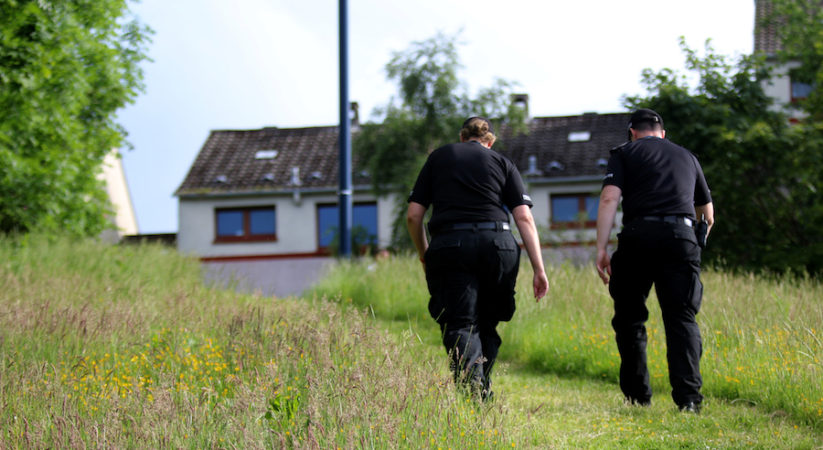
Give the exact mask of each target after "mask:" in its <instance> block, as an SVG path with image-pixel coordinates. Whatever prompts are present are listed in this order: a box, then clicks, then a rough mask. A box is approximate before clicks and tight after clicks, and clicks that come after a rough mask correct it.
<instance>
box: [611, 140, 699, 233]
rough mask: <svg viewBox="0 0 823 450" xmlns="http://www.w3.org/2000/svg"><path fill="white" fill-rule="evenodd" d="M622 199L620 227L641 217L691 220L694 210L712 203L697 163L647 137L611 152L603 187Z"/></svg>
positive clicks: (683, 151)
mask: <svg viewBox="0 0 823 450" xmlns="http://www.w3.org/2000/svg"><path fill="white" fill-rule="evenodd" d="M606 185H614V186H617V187H619V188H620V190H621V191H622V195H623V223H624V224H626V223H629V222H631V221H632V220H634V219H636V218H638V217H643V216H667V215H678V216H686V217H690V218H692V219H694V218H695V217H694V207H695V205H697V206H702V205H705V204H708V203H710V202H711V201H712V197H711V192H710V191H709V186H708V185H707V184H706V178H705V177H704V176H703V169H702V168H701V167H700V163H699V162H698V161H697V157H695V156H694V155H693V154H692V153H691V152H690V151H688V150H686V149H685V148H683V147H681V146H679V145H677V144H675V143H673V142H671V141H669V140H666V139H660V138H658V137H654V136H647V137H644V138H641V139H638V140H636V141H634V142H630V143H627V144H624V145H622V146H620V147H617V148H615V149H613V150H612V151H611V157H610V158H609V165H608V166H607V169H606V176H605V178H604V179H603V186H606Z"/></svg>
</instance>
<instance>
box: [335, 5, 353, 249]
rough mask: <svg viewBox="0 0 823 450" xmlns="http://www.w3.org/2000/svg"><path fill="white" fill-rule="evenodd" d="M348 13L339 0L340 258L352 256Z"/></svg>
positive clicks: (346, 6) (345, 6) (346, 7)
mask: <svg viewBox="0 0 823 450" xmlns="http://www.w3.org/2000/svg"><path fill="white" fill-rule="evenodd" d="M348 16H349V12H348V4H347V0H339V19H340V39H339V40H340V193H339V208H338V211H339V212H340V222H339V223H340V226H339V230H340V233H339V235H340V236H339V238H340V257H341V258H351V251H352V248H351V228H352V176H351V120H350V118H349V48H348V47H349V36H348V21H349V17H348Z"/></svg>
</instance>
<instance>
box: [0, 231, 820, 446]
mask: <svg viewBox="0 0 823 450" xmlns="http://www.w3.org/2000/svg"><path fill="white" fill-rule="evenodd" d="M525 272H528V271H527V270H526V271H525ZM524 275H526V276H527V275H528V273H524ZM550 280H551V281H552V292H551V294H550V296H549V298H547V299H545V300H544V301H541V302H540V303H539V304H534V302H533V301H531V300H529V299H527V298H526V297H525V295H524V294H520V295H522V296H521V297H519V299H518V301H519V303H518V312H517V313H516V315H515V319H514V321H512V322H511V323H509V324H505V325H504V326H502V327H501V333H502V335H503V339H504V346H503V354H502V355H501V363H500V365H499V366H498V368H497V369H496V374H497V375H496V377H495V391H496V396H497V400H496V401H495V402H493V403H491V404H477V403H475V402H474V401H472V400H470V399H468V398H465V397H463V396H461V395H459V394H458V393H457V392H455V389H454V388H453V385H452V384H451V381H450V376H449V373H448V366H447V361H446V358H445V352H444V350H443V349H442V348H441V347H440V344H439V338H438V330H437V327H436V325H435V324H434V322H433V321H432V320H431V319H430V318H429V317H428V315H427V313H426V301H427V298H428V295H427V293H426V291H425V282H424V280H423V274H422V270H420V266H419V263H417V262H416V260H413V259H412V258H399V257H396V258H391V259H389V260H387V261H381V262H379V263H375V262H374V261H367V262H363V263H353V264H342V265H340V266H339V267H337V268H336V270H334V271H333V273H332V274H331V275H330V276H329V277H328V278H327V279H326V280H324V281H323V282H321V283H320V284H319V285H318V286H317V288H316V289H314V290H313V291H312V292H310V293H307V295H306V296H304V298H286V299H271V298H265V297H260V296H254V295H239V294H236V293H233V292H231V291H227V290H221V289H213V288H209V287H206V286H204V285H203V283H202V279H201V275H200V268H199V264H198V263H197V262H196V261H194V260H192V259H187V258H184V257H181V256H179V255H178V254H177V253H176V252H174V251H171V250H168V249H166V248H163V247H158V246H151V245H146V246H136V247H110V246H106V245H102V244H99V243H95V242H92V241H70V240H66V239H51V240H50V239H44V238H39V237H24V238H16V239H11V238H5V239H0V285H2V289H0V448H30V447H35V448H44V447H55V448H66V447H69V448H73V447H115V448H157V447H174V448H178V447H188V448H208V447H211V448H234V447H236V448H272V447H274V448H282V447H294V448H337V447H339V448H396V447H401V448H512V447H515V448H517V447H519V448H547V447H555V448H569V447H572V448H578V447H580V448H698V447H699V448H705V447H709V448H741V447H755V448H775V447H782V448H815V447H816V446H819V445H820V444H819V443H820V442H823V439H821V437H823V436H821V434H822V433H821V420H820V412H819V408H820V407H821V406H823V405H821V403H823V396H821V386H820V379H821V377H820V363H819V359H820V354H821V353H820V342H819V339H818V338H817V337H819V334H818V333H819V332H820V330H819V329H817V330H815V329H814V327H815V326H817V327H818V328H819V327H820V323H821V321H820V319H821V305H820V300H819V299H820V298H821V295H820V294H821V288H820V286H819V285H818V284H816V283H815V282H813V281H811V280H804V279H791V280H786V281H785V282H767V281H763V280H759V279H755V278H751V277H737V276H731V275H726V274H719V273H710V274H707V276H706V277H705V281H706V292H707V294H706V299H705V303H704V309H703V312H702V313H701V316H700V320H701V325H702V326H703V331H704V337H705V348H706V353H705V356H704V377H705V378H706V393H707V395H708V398H707V406H706V410H705V413H704V414H701V415H699V416H694V415H684V414H679V413H677V411H676V409H675V408H674V406H673V405H672V403H671V401H670V400H669V399H668V392H667V389H668V386H667V381H666V375H665V374H666V372H665V361H664V359H663V356H662V352H663V351H664V349H663V342H662V341H661V340H660V339H661V336H660V335H659V331H658V332H656V333H652V336H653V339H655V340H653V341H652V342H651V343H650V346H651V347H652V348H654V349H655V352H657V353H653V354H652V355H650V357H651V361H652V367H653V371H654V374H655V378H654V380H655V381H654V383H655V384H654V386H655V390H656V393H657V396H656V397H655V402H654V404H653V405H652V407H650V408H634V407H629V406H626V405H624V404H623V403H622V401H621V398H620V394H619V389H618V388H617V386H616V364H617V359H616V355H615V351H614V345H613V339H612V337H611V331H610V330H609V329H608V319H609V315H610V308H611V304H610V300H609V299H608V295H607V294H606V291H605V288H603V286H602V285H599V284H598V282H597V280H596V276H595V275H594V274H593V273H592V271H591V270H588V269H586V270H580V269H576V268H573V267H553V268H551V273H550ZM526 281H527V280H526V278H525V277H524V278H523V280H521V282H522V283H521V285H520V288H519V289H518V290H519V291H520V292H525V291H526V289H525V287H524V286H526V284H528V283H527V282H526ZM652 314H653V316H654V319H653V321H652V323H651V325H650V327H651V329H653V330H654V329H656V328H659V319H658V317H659V311H656V310H654V309H653V313H652ZM816 336H817V337H816ZM738 368H739V370H738ZM771 369H774V370H771ZM752 382H754V384H752ZM815 407H816V408H818V410H815V409H814V408H815Z"/></svg>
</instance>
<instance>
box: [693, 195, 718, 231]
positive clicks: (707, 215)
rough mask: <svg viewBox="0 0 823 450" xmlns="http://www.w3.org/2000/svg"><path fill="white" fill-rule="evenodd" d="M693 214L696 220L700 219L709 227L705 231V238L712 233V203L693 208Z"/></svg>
mask: <svg viewBox="0 0 823 450" xmlns="http://www.w3.org/2000/svg"><path fill="white" fill-rule="evenodd" d="M694 213H695V217H697V220H700V218H701V217H702V218H703V221H704V222H706V225H708V226H709V227H708V230H707V231H706V236H708V235H709V233H710V232H711V231H712V225H714V205H713V204H712V202H709V203H706V204H705V205H702V206H695V207H694Z"/></svg>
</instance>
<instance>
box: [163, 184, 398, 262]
mask: <svg viewBox="0 0 823 450" xmlns="http://www.w3.org/2000/svg"><path fill="white" fill-rule="evenodd" d="M352 200H353V202H355V203H357V202H373V201H375V198H374V196H373V195H370V194H357V193H355V195H354V196H353V198H352ZM337 202H338V197H337V195H336V194H333V193H329V194H307V193H301V195H300V196H299V197H296V196H294V195H292V194H284V195H277V196H274V195H271V196H265V197H254V196H248V197H226V198H219V199H188V198H181V199H180V201H179V205H180V206H179V209H178V214H179V217H178V221H179V224H180V226H179V232H178V236H177V247H178V249H179V250H180V251H181V252H182V253H186V254H194V255H197V256H199V257H205V258H216V257H218V258H219V257H249V256H266V255H308V254H313V253H316V252H317V251H318V242H317V204H318V203H337ZM376 202H377V211H378V213H377V214H378V217H377V227H378V241H379V245H380V246H381V247H385V246H386V245H387V244H388V243H389V242H390V237H391V211H392V208H393V203H391V202H392V199H391V198H380V199H377V201H376ZM268 205H274V207H275V211H276V212H275V221H276V232H277V240H276V241H273V242H242V243H241V242H231V243H223V242H221V243H215V242H214V238H215V234H216V233H215V227H216V223H215V210H216V209H218V208H237V207H255V206H268Z"/></svg>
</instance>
